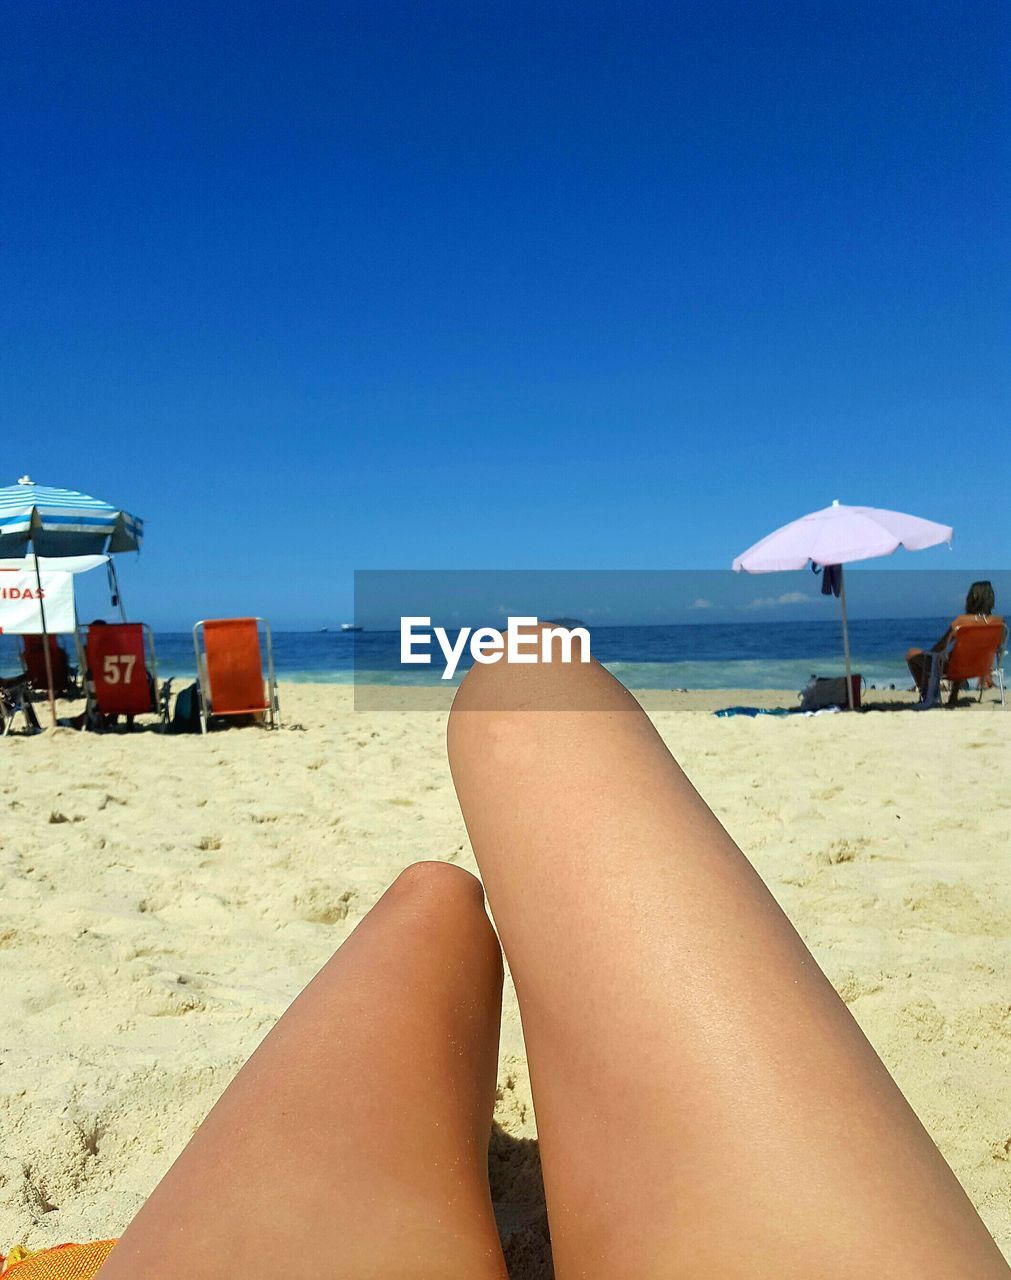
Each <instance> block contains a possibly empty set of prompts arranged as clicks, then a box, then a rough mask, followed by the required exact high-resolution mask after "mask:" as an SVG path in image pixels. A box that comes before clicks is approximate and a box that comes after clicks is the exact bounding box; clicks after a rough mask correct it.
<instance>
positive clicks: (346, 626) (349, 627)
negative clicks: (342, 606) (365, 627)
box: [341, 622, 361, 631]
mask: <svg viewBox="0 0 1011 1280" xmlns="http://www.w3.org/2000/svg"><path fill="white" fill-rule="evenodd" d="M341 630H342V631H361V627H356V626H355V624H354V623H353V622H342V623H341Z"/></svg>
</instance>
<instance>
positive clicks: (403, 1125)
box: [12, 662, 1008, 1280]
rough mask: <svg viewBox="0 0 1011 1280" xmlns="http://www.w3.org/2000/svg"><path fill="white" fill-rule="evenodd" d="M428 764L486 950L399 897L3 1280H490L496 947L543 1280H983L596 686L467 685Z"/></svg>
mask: <svg viewBox="0 0 1011 1280" xmlns="http://www.w3.org/2000/svg"><path fill="white" fill-rule="evenodd" d="M448 743H449V763H450V767H451V770H452V774H453V779H454V782H455V784H456V789H457V795H458V797H459V800H460V804H461V808H462V811H463V818H464V820H465V822H466V825H467V830H468V832H469V834H470V839H471V843H472V846H473V850H474V854H475V856H476V859H477V862H478V865H479V867H480V870H481V875H482V877H483V880H484V885H485V888H486V890H487V894H488V900H489V904H490V906H491V909H492V912H493V914H494V918H495V925H496V927H497V933H496V929H493V928H492V925H491V922H490V921H489V919H488V916H487V914H486V912H485V905H484V894H483V892H482V886H481V882H480V881H478V880H477V879H476V878H475V877H474V876H472V875H471V874H470V873H469V872H468V871H466V870H464V869H463V868H461V867H459V866H453V865H451V864H449V863H438V862H427V863H424V862H423V863H417V864H415V865H414V866H411V867H408V868H407V869H406V870H405V871H404V872H403V874H402V875H401V876H400V877H399V878H398V879H397V880H396V881H395V882H394V884H393V885H392V886H391V887H390V888H389V889H387V891H386V893H385V894H383V896H382V897H380V899H379V901H378V902H377V903H376V904H375V905H374V906H373V908H372V910H371V911H369V913H368V914H367V915H366V916H365V918H364V919H363V920H362V921H361V922H360V924H359V925H358V926H357V928H356V929H355V930H354V932H353V933H351V935H350V936H349V937H348V938H347V940H346V941H345V942H344V943H343V945H342V946H341V947H340V949H339V950H338V951H337V953H336V955H334V956H333V957H332V958H331V959H330V960H329V962H328V963H327V964H325V965H324V967H323V968H322V969H321V970H320V972H319V973H318V974H317V975H316V977H315V978H314V979H313V980H312V982H311V983H310V984H309V985H308V987H306V989H305V990H304V991H303V992H302V994H301V995H300V996H299V997H298V998H297V999H296V1000H295V1002H294V1003H293V1004H292V1006H291V1007H290V1008H289V1009H288V1011H287V1012H286V1013H285V1014H284V1016H283V1017H282V1018H281V1020H280V1021H279V1023H278V1024H277V1026H276V1027H274V1028H273V1030H271V1031H270V1033H269V1034H268V1035H267V1036H266V1038H265V1039H264V1040H263V1042H262V1043H261V1044H260V1045H259V1047H258V1048H257V1049H256V1050H255V1052H254V1053H253V1055H252V1057H251V1058H250V1060H249V1062H248V1063H247V1064H246V1065H245V1066H244V1067H243V1068H242V1069H241V1070H240V1071H239V1073H238V1075H237V1076H236V1078H235V1079H234V1080H233V1081H232V1083H231V1084H230V1085H229V1086H228V1088H227V1089H226V1090H225V1092H224V1094H223V1095H222V1096H221V1098H220V1099H219V1100H218V1102H217V1103H216V1104H215V1106H214V1108H213V1110H212V1111H211V1112H210V1114H209V1115H208V1117H207V1118H206V1119H205V1120H204V1122H203V1124H202V1125H201V1126H200V1128H199V1129H198V1130H197V1131H196V1133H195V1134H194V1136H193V1137H192V1138H191V1139H190V1141H189V1143H188V1145H187V1146H186V1147H185V1148H184V1150H183V1151H182V1152H181V1154H180V1155H179V1156H178V1158H177V1159H176V1161H175V1163H174V1164H173V1165H172V1167H171V1168H170V1169H169V1171H168V1172H167V1173H166V1174H165V1176H164V1178H163V1179H162V1181H161V1182H160V1183H159V1185H158V1186H157V1187H156V1188H155V1190H154V1192H153V1193H152V1195H151V1196H150V1198H149V1199H148V1201H147V1203H146V1204H145V1205H144V1206H143V1207H142V1208H141V1209H140V1212H139V1213H138V1214H137V1216H136V1217H135V1218H134V1219H133V1221H132V1222H131V1223H130V1225H129V1226H128V1227H127V1229H126V1232H125V1234H124V1235H123V1237H122V1239H121V1240H120V1241H119V1243H118V1244H114V1243H113V1242H112V1241H111V1240H108V1241H102V1242H96V1243H93V1244H92V1245H89V1246H80V1248H81V1249H82V1250H84V1249H90V1250H91V1256H90V1257H88V1256H87V1255H86V1254H84V1253H83V1252H82V1254H81V1256H80V1258H79V1259H74V1258H73V1257H72V1254H70V1253H68V1254H65V1258H64V1259H61V1258H60V1257H59V1255H53V1259H52V1260H53V1262H54V1267H53V1269H52V1270H46V1269H45V1268H44V1266H43V1264H44V1263H45V1262H46V1255H45V1254H42V1255H41V1256H40V1258H39V1259H30V1260H28V1261H26V1262H18V1263H16V1265H15V1269H14V1276H13V1277H12V1280H56V1278H57V1277H60V1276H61V1275H62V1276H70V1275H72V1276H74V1277H75V1280H84V1277H87V1276H92V1275H94V1274H95V1273H96V1271H97V1270H98V1267H99V1266H101V1272H100V1277H99V1280H176V1278H177V1277H178V1278H180V1280H181V1278H182V1277H186V1280H232V1278H233V1277H234V1280H240V1278H241V1280H252V1278H253V1277H254V1276H264V1277H266V1276H267V1275H268V1274H269V1275H271V1276H277V1277H282V1276H283V1277H291V1280H303V1277H305V1278H308V1277H310V1276H318V1277H320V1278H322V1277H324V1276H325V1277H326V1278H327V1280H364V1278H365V1277H369V1278H370V1280H380V1278H381V1280H507V1268H506V1261H505V1257H504V1255H503V1250H502V1246H501V1244H500V1238H499V1232H498V1229H497V1227H496V1222H495V1217H494V1214H493V1206H492V1197H491V1191H490V1187H489V1181H488V1145H489V1137H490V1133H491V1129H492V1116H493V1112H494V1107H495V1100H496V1079H497V1072H498V1063H499V1023H500V1014H501V999H502V979H503V963H502V953H501V950H500V942H499V939H501V945H502V946H503V947H504V949H505V953H506V956H507V957H508V960H509V967H510V970H511V973H512V975H513V977H514V979H515V983H516V991H517V994H518V997H519V1004H520V1012H521V1015H522V1018H523V1034H524V1039H525V1042H526V1047H527V1052H528V1054H529V1058H530V1064H531V1068H532V1076H533V1084H534V1102H535V1106H536V1109H537V1125H538V1130H539V1134H540V1154H541V1164H542V1168H543V1174H544V1188H545V1192H546V1200H547V1216H548V1223H549V1226H550V1233H551V1250H552V1253H553V1255H554V1274H555V1275H556V1276H558V1277H559V1280H574V1278H575V1277H577V1276H585V1277H592V1278H593V1280H632V1278H634V1280H688V1278H692V1280H755V1278H756V1277H758V1276H765V1277H772V1276H774V1277H776V1280H855V1278H856V1277H867V1278H869V1277H875V1278H880V1280H927V1278H928V1277H929V1278H930V1280H941V1278H942V1277H943V1280H1008V1270H1007V1266H1006V1264H1005V1263H1004V1261H1003V1259H1002V1257H1001V1255H1000V1252H999V1250H998V1248H997V1246H996V1245H995V1244H994V1241H993V1239H992V1238H991V1236H990V1234H989V1232H988V1231H987V1229H986V1227H985V1226H984V1225H983V1223H982V1222H981V1221H980V1220H979V1218H978V1217H977V1216H976V1213H975V1211H974V1209H973V1207H972V1205H971V1203H970V1202H969V1200H968V1198H967V1197H966V1195H965V1193H964V1191H963V1190H962V1188H961V1187H960V1186H959V1184H958V1180H957V1179H956V1177H955V1175H954V1174H953V1173H952V1171H951V1170H950V1169H949V1167H948V1165H947V1164H946V1163H945V1161H944V1158H943V1157H942V1156H941V1154H940V1152H939V1151H938V1149H937V1147H936V1146H935V1145H934V1143H933V1142H932V1141H931V1139H930V1137H929V1135H928V1134H927V1132H926V1131H925V1130H924V1128H923V1127H922V1126H921V1125H920V1123H919V1121H918V1120H917V1118H916V1116H915V1115H914V1113H913V1111H912V1108H911V1107H910V1106H909V1104H908V1103H907V1102H906V1100H905V1099H904V1098H903V1096H902V1094H901V1092H900V1091H899V1088H898V1086H897V1085H896V1084H895V1082H894V1081H893V1080H892V1079H891V1077H890V1076H889V1074H888V1071H887V1070H886V1069H885V1067H884V1065H883V1064H882V1062H881V1061H880V1059H879V1058H878V1057H877V1055H876V1054H875V1052H874V1050H873V1048H872V1047H871V1045H870V1043H869V1042H868V1041H867V1039H866V1038H865V1037H864V1035H863V1033H862V1031H861V1029H860V1027H859V1026H858V1024H857V1022H856V1020H855V1019H854V1018H853V1017H852V1015H851V1014H850V1012H849V1011H848V1010H847V1008H846V1005H845V1004H844V1003H843V1001H842V1000H841V999H840V997H839V996H838V995H837V994H836V992H835V991H834V989H833V987H832V985H831V983H830V982H829V981H828V979H827V978H826V977H825V975H824V974H823V973H822V971H821V970H820V969H819V967H818V965H817V964H816V963H815V961H814V959H813V957H812V956H811V954H810V953H809V951H808V950H807V948H806V947H805V945H804V943H803V941H802V940H801V938H800V937H799V936H798V934H797V933H796V932H795V931H794V929H793V928H792V927H791V925H790V923H789V921H788V920H787V918H786V916H785V915H784V913H783V911H782V910H781V909H780V907H779V906H778V905H777V903H776V901H775V899H774V897H773V895H772V894H771V893H770V891H769V890H768V889H767V888H766V886H765V885H764V884H763V883H762V880H761V879H760V877H759V875H758V873H757V872H756V871H755V869H754V868H753V867H752V866H751V864H750V863H749V862H748V860H747V858H746V857H745V856H744V854H743V853H742V852H741V851H740V850H739V849H738V847H737V846H736V844H735V843H734V841H733V840H732V839H731V837H730V835H729V834H728V833H727V831H726V830H725V828H724V827H723V826H721V824H720V822H719V820H718V819H717V818H716V817H715V816H714V814H713V813H712V812H711V811H710V810H709V808H708V806H707V805H706V804H705V802H704V801H703V800H702V798H701V797H700V796H699V795H698V793H697V792H696V791H695V790H694V788H693V787H692V785H691V783H690V782H689V781H688V779H687V777H686V776H685V774H684V773H683V772H682V770H681V769H680V768H679V766H678V765H677V763H676V762H675V760H674V759H673V758H672V756H671V755H670V753H669V752H668V750H667V748H666V746H665V745H664V742H663V740H662V739H661V737H660V735H659V734H658V733H657V732H656V730H655V729H654V727H653V725H652V724H651V723H650V721H649V719H648V717H647V715H646V713H645V712H644V710H643V709H642V707H641V706H640V705H639V704H638V703H637V702H636V700H635V699H634V698H633V697H632V696H631V695H630V694H629V693H628V691H627V690H625V689H623V688H622V687H621V685H620V684H619V683H618V681H617V680H615V679H614V678H613V677H612V676H611V675H610V674H609V673H608V672H607V671H606V670H605V669H604V668H603V667H601V666H600V665H599V664H597V663H590V664H583V663H572V664H568V665H563V664H559V663H554V664H550V665H547V666H543V665H532V666H527V665H522V666H517V665H515V664H511V663H509V662H503V663H500V664H498V665H497V666H476V667H475V668H474V669H473V670H472V671H471V672H470V673H469V674H468V675H467V677H466V679H465V680H464V682H463V684H462V686H461V688H460V691H459V693H458V694H457V698H456V702H455V704H454V707H453V710H452V713H451V715H450V721H449V735H448ZM562 940H564V945H561V941H562ZM102 1259H105V1260H104V1262H103V1261H102ZM64 1260H66V1261H67V1262H68V1263H69V1262H70V1261H75V1262H76V1261H80V1266H79V1268H78V1269H77V1270H73V1271H71V1270H69V1269H68V1270H66V1271H63V1272H59V1271H57V1270H56V1269H55V1264H56V1263H59V1262H61V1261H64ZM36 1261H38V1263H39V1268H38V1269H37V1270H34V1269H33V1266H32V1264H33V1263H34V1262H36ZM545 1262H546V1260H545ZM19 1267H23V1268H26V1269H25V1270H24V1271H21V1272H19V1271H18V1268H19ZM540 1273H541V1272H540V1271H539V1272H538V1274H540ZM543 1273H544V1274H547V1271H546V1268H545V1270H544V1272H543Z"/></svg>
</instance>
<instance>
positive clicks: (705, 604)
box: [688, 596, 713, 609]
mask: <svg viewBox="0 0 1011 1280" xmlns="http://www.w3.org/2000/svg"><path fill="white" fill-rule="evenodd" d="M712 607H713V602H712V600H707V599H706V598H705V596H699V597H698V598H697V599H695V600H693V601H692V602H691V604H690V605H689V606H688V608H689V609H711V608H712Z"/></svg>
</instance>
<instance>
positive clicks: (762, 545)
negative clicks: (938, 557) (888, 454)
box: [733, 501, 953, 708]
mask: <svg viewBox="0 0 1011 1280" xmlns="http://www.w3.org/2000/svg"><path fill="white" fill-rule="evenodd" d="M952 534H953V530H952V528H951V526H950V525H946V524H936V523H935V522H934V521H933V520H922V519H921V518H920V517H919V516H909V515H905V514H904V513H903V512H901V511H886V510H884V509H883V508H881V507H847V506H843V505H842V504H840V503H839V502H838V501H836V502H833V503H832V505H831V506H830V507H825V508H823V509H822V510H821V511H812V512H811V513H810V515H806V516H801V517H800V519H799V520H793V521H791V522H790V524H785V525H783V526H782V528H780V529H776V530H774V531H773V532H772V533H770V534H768V535H767V536H766V537H764V538H762V539H761V540H760V541H759V542H756V543H755V545H754V546H753V547H749V548H748V550H747V551H745V552H742V554H741V555H739V556H737V557H736V559H735V560H734V563H733V568H734V571H735V572H736V573H740V572H742V571H743V572H744V573H781V572H783V571H784V570H787V569H804V568H806V567H807V566H808V565H809V564H814V565H818V566H821V567H824V568H833V569H834V568H837V569H838V587H839V590H838V595H839V604H840V607H841V609H842V632H843V652H844V654H845V658H846V694H847V698H848V700H849V705H850V707H851V708H852V706H853V686H852V681H851V664H850V638H849V627H848V625H847V621H846V584H845V580H844V578H843V571H842V566H843V565H844V564H851V563H853V561H855V560H871V559H874V558H875V557H876V556H889V555H891V554H892V552H893V551H896V550H897V549H898V548H899V547H905V548H906V550H907V551H923V550H924V549H925V548H927V547H936V546H938V545H939V544H940V543H942V542H946V543H948V545H949V546H950V545H951V538H952Z"/></svg>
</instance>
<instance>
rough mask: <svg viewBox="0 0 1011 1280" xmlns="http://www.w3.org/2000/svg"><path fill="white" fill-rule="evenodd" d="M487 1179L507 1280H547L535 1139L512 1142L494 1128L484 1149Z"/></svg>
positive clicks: (547, 1258) (548, 1246)
mask: <svg viewBox="0 0 1011 1280" xmlns="http://www.w3.org/2000/svg"><path fill="white" fill-rule="evenodd" d="M488 1178H489V1181H490V1183H491V1195H492V1202H493V1204H494V1206H495V1220H496V1222H497V1223H498V1229H499V1235H500V1236H501V1238H502V1249H503V1251H504V1253H505V1258H506V1264H507V1266H508V1268H509V1277H510V1280H552V1278H553V1276H554V1270H553V1268H552V1265H551V1243H550V1240H549V1238H548V1216H547V1210H546V1209H545V1206H544V1183H543V1181H542V1180H541V1157H540V1149H539V1147H538V1145H537V1139H536V1138H514V1137H512V1136H511V1134H508V1133H506V1132H505V1131H504V1130H503V1129H501V1128H500V1127H499V1126H498V1125H495V1127H494V1129H493V1130H492V1135H491V1144H490V1146H489V1148H488Z"/></svg>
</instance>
